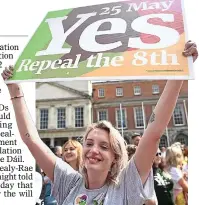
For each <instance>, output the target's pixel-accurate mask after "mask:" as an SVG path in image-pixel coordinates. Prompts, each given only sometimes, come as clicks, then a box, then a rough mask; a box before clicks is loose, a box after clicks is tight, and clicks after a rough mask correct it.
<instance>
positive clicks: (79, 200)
mask: <svg viewBox="0 0 199 205" xmlns="http://www.w3.org/2000/svg"><path fill="white" fill-rule="evenodd" d="M87 200H88V196H87V195H85V194H80V195H78V196H77V197H76V199H75V204H74V205H86V202H87Z"/></svg>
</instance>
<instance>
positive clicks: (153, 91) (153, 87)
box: [152, 85, 160, 94]
mask: <svg viewBox="0 0 199 205" xmlns="http://www.w3.org/2000/svg"><path fill="white" fill-rule="evenodd" d="M152 93H153V94H159V93H160V90H159V85H152Z"/></svg>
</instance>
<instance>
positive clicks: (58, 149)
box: [54, 146, 62, 158]
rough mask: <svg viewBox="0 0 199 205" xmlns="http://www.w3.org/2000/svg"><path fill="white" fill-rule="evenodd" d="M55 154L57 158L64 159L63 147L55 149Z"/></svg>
mask: <svg viewBox="0 0 199 205" xmlns="http://www.w3.org/2000/svg"><path fill="white" fill-rule="evenodd" d="M54 153H55V155H56V156H57V157H59V158H61V157H62V147H61V146H56V147H55V149H54Z"/></svg>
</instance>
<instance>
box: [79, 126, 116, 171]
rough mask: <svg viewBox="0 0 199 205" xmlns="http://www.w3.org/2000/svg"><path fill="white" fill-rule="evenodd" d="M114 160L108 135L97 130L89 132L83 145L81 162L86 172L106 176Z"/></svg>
mask: <svg viewBox="0 0 199 205" xmlns="http://www.w3.org/2000/svg"><path fill="white" fill-rule="evenodd" d="M114 159H115V157H114V153H113V150H112V149H111V146H110V140H109V136H108V133H107V132H106V131H105V130H102V129H99V128H96V129H94V130H92V131H90V133H89V134H88V136H87V139H86V141H85V143H84V145H83V160H84V164H85V167H86V169H87V172H89V171H94V172H96V173H97V172H103V173H107V174H108V172H109V170H110V169H111V166H112V164H113V162H114Z"/></svg>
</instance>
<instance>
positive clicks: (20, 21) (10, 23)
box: [0, 0, 199, 205]
mask: <svg viewBox="0 0 199 205" xmlns="http://www.w3.org/2000/svg"><path fill="white" fill-rule="evenodd" d="M107 2H113V0H85V1H80V0H79V1H78V0H73V1H69V0H68V1H67V0H56V1H54V0H40V1H39V0H32V1H25V0H18V1H13V0H4V1H3V0H2V2H1V6H0V35H28V37H18V38H17V37H9V38H8V37H5V38H4V37H0V45H1V44H5V43H10V44H18V45H20V49H21V51H22V50H23V48H24V47H25V45H26V44H27V42H28V40H29V39H30V37H31V35H32V34H33V32H34V31H35V30H36V28H37V27H38V25H39V24H40V22H41V20H42V19H43V17H44V16H45V15H46V13H47V12H48V11H50V10H58V9H65V8H73V7H78V6H86V5H92V4H97V3H107ZM184 4H185V12H186V19H187V28H188V31H189V39H191V40H194V41H196V43H197V44H199V27H198V23H197V21H198V19H199V11H198V4H199V3H198V2H197V1H196V0H186V1H185V3H184ZM19 54H20V52H18V53H16V55H15V59H16V58H17V56H18V55H19ZM3 63H4V65H7V64H14V61H4V62H3ZM194 67H195V78H196V80H194V81H189V204H194V202H195V201H198V200H197V198H196V197H197V187H196V185H197V184H198V181H197V180H198V168H196V167H195V166H196V165H197V161H198V157H197V156H199V154H198V150H199V149H198V145H199V137H198V136H197V135H198V131H197V127H198V116H199V108H198V107H199V106H198V102H197V99H198V96H199V94H198V91H197V90H198V88H199V71H198V69H199V60H198V61H197V62H196V63H195V65H194ZM34 86H35V85H34V83H24V85H23V88H24V93H25V99H26V101H27V105H28V107H29V109H30V112H31V115H32V117H33V119H34V120H35V88H34ZM0 88H1V89H2V92H3V95H4V96H5V97H3V98H2V94H1V95H0V103H2V104H8V105H9V106H10V109H11V108H12V106H11V102H10V99H9V95H8V92H7V88H6V86H5V85H4V83H3V82H2V80H1V79H0ZM12 117H13V122H14V115H13V112H12ZM14 132H15V133H16V137H18V138H19V136H17V135H18V134H17V133H18V132H17V129H16V124H15V131H14ZM19 142H20V144H21V146H22V147H23V153H24V154H23V155H24V156H26V158H25V160H26V162H27V164H28V165H31V164H32V165H34V161H33V159H32V158H31V155H30V153H29V152H28V150H27V148H26V147H25V146H24V145H22V143H21V141H20V140H19ZM194 199H195V200H194ZM0 203H1V204H3V205H11V204H12V205H13V203H14V204H20V205H23V204H29V205H34V204H35V203H34V201H33V200H32V199H29V198H23V200H22V199H20V198H16V199H15V200H14V201H13V199H11V200H9V199H8V198H7V199H5V198H0Z"/></svg>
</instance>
